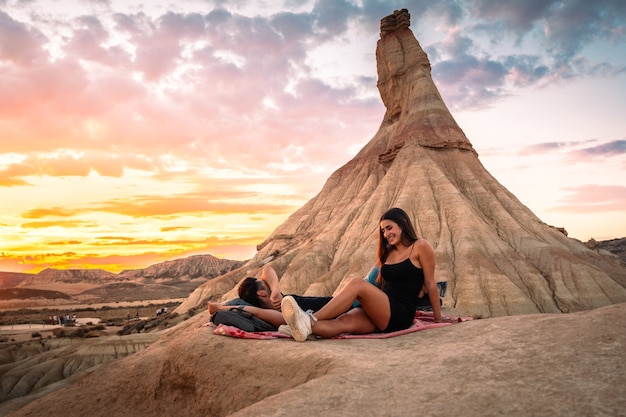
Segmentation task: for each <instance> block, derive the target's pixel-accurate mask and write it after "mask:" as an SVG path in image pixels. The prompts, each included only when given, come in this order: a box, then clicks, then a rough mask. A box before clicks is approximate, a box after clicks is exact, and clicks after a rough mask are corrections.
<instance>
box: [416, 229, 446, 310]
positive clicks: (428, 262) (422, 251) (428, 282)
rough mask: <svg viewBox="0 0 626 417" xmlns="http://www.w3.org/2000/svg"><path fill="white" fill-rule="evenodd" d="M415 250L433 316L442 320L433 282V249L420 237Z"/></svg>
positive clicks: (435, 285) (435, 284)
mask: <svg viewBox="0 0 626 417" xmlns="http://www.w3.org/2000/svg"><path fill="white" fill-rule="evenodd" d="M416 244H419V250H418V251H417V258H418V259H417V260H418V262H419V264H420V265H421V266H422V270H423V271H424V287H425V288H426V292H427V294H428V299H429V300H430V305H431V306H432V308H433V316H434V318H435V321H436V322H440V321H443V317H442V316H441V308H440V306H439V291H438V290H437V283H436V282H435V250H434V249H433V247H432V246H431V245H430V243H428V241H427V240H426V239H420V240H419V241H418V242H417V243H416Z"/></svg>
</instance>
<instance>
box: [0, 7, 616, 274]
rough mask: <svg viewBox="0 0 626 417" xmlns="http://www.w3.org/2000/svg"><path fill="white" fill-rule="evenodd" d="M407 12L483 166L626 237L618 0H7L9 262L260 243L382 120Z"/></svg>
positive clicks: (543, 210) (2, 17)
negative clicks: (382, 41)
mask: <svg viewBox="0 0 626 417" xmlns="http://www.w3.org/2000/svg"><path fill="white" fill-rule="evenodd" d="M405 7H406V8H408V9H409V12H410V13H411V29H412V31H413V33H414V34H415V36H416V37H417V39H418V41H419V42H420V44H421V45H422V47H423V48H424V50H425V51H426V53H427V54H428V57H429V59H430V61H431V64H432V75H433V79H434V81H435V84H436V85H437V87H438V88H439V90H440V92H441V94H442V96H443V98H444V101H445V102H446V104H447V106H448V108H449V109H450V111H451V112H452V115H453V116H454V118H455V119H456V121H457V122H458V124H459V125H460V126H461V128H462V129H463V130H464V132H465V134H466V135H467V137H468V139H469V140H470V141H471V142H472V144H473V145H474V148H475V149H476V151H477V152H478V154H479V158H480V160H481V162H482V163H483V165H484V166H485V167H486V168H487V170H488V171H489V172H490V173H491V174H492V175H493V176H494V177H495V178H496V179H498V180H499V181H500V182H501V183H502V184H503V185H504V186H505V187H506V188H507V189H509V190H510V191H511V192H512V193H513V194H515V195H516V196H517V197H518V198H519V199H520V201H521V202H522V203H523V204H525V205H526V206H528V207H529V208H530V209H531V210H532V211H533V212H534V213H535V214H536V215H537V216H538V217H539V218H540V219H541V220H543V221H544V222H546V223H548V224H550V225H554V226H560V227H564V228H565V229H566V230H567V231H568V233H569V236H570V237H573V238H576V239H579V240H582V241H587V240H588V239H590V238H592V237H593V238H594V239H596V240H604V239H611V238H618V237H626V181H625V180H626V175H625V174H626V2H625V1H623V0H615V1H603V0H599V1H598V0H596V1H588V0H571V1H549V0H534V1H514V0H507V1H504V0H501V1H495V0H474V1H446V0H438V1H432V0H415V1H384V0H362V1H357V0H354V1H347V0H319V1H304V0H286V1H278V0H272V1H269V0H267V1H261V0H259V1H252V0H251V1H246V0H233V1H210V0H195V1H188V0H175V1H159V0H73V1H64V0H63V1H62V0H59V1H56V0H19V1H15V0H0V241H1V245H2V246H1V247H0V271H16V272H29V273H34V272H38V271H40V270H42V269H44V268H48V267H52V268H59V269H67V268H102V269H106V270H110V271H113V272H119V271H121V270H123V269H134V268H141V267H146V266H148V265H151V264H155V263H158V262H162V261H165V260H170V259H176V258H182V257H186V256H189V255H193V254H212V255H214V256H217V257H223V258H229V259H240V260H243V259H248V258H250V257H252V256H253V255H254V253H255V247H256V245H257V244H258V243H261V242H262V241H263V240H264V239H265V237H267V236H268V235H269V234H270V233H271V232H272V231H273V230H274V229H275V228H276V226H278V225H279V224H281V223H282V222H283V221H284V220H286V218H287V217H288V216H289V215H290V214H291V213H293V212H294V211H295V210H296V209H298V208H299V207H301V206H302V205H303V204H305V203H306V202H307V201H308V200H309V199H311V198H312V197H314V196H315V195H316V194H317V193H318V192H319V190H320V189H321V188H322V186H323V184H324V182H325V181H326V179H327V178H328V177H329V176H330V175H331V174H332V172H333V171H335V170H336V169H337V168H339V167H340V166H342V165H343V164H345V163H346V162H348V161H349V160H350V159H352V157H353V156H354V155H355V154H356V153H357V152H358V151H359V150H360V149H361V148H363V147H364V146H365V144H366V143H367V142H368V141H369V140H370V139H371V138H372V137H373V136H374V134H375V133H376V131H377V130H378V127H379V125H380V123H381V121H382V118H383V115H384V111H385V109H384V106H383V104H382V102H381V100H380V96H379V94H378V90H377V89H376V81H377V76H376V60H375V50H376V42H377V40H378V38H379V23H380V19H381V18H382V17H384V16H386V15H388V14H391V13H393V11H394V10H395V9H400V8H405Z"/></svg>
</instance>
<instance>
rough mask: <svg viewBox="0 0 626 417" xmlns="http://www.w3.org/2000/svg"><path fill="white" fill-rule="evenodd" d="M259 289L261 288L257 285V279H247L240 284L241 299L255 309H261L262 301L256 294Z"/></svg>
mask: <svg viewBox="0 0 626 417" xmlns="http://www.w3.org/2000/svg"><path fill="white" fill-rule="evenodd" d="M258 289H259V286H258V284H257V279H256V278H254V277H247V278H246V279H244V280H243V281H242V282H241V284H239V290H238V291H239V298H241V299H242V300H244V301H245V302H247V303H250V304H252V305H253V306H255V307H261V300H260V299H259V296H258V295H257V293H256V292H257V291H258Z"/></svg>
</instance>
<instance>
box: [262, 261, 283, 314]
mask: <svg viewBox="0 0 626 417" xmlns="http://www.w3.org/2000/svg"><path fill="white" fill-rule="evenodd" d="M261 279H262V280H263V281H265V283H266V284H267V286H268V287H269V289H270V302H271V303H272V307H273V308H274V310H280V303H281V302H282V301H283V294H282V293H281V292H280V283H279V279H278V275H277V274H276V271H274V268H272V267H271V266H265V267H263V271H262V272H261Z"/></svg>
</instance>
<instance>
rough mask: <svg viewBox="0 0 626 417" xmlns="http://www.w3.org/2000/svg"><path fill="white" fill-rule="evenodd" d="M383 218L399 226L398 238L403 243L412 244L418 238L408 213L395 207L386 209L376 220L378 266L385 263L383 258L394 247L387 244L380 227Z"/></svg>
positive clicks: (385, 257)
mask: <svg viewBox="0 0 626 417" xmlns="http://www.w3.org/2000/svg"><path fill="white" fill-rule="evenodd" d="M383 220H391V221H392V222H394V223H396V224H397V225H398V226H400V229H402V235H401V236H400V239H401V241H402V244H403V245H405V246H409V245H411V244H413V242H415V241H417V239H418V238H417V233H415V228H414V227H413V223H411V219H409V215H408V214H406V212H405V211H404V210H402V209H401V208H397V207H394V208H391V209H389V210H387V211H386V212H385V214H383V215H382V217H381V218H380V221H379V222H378V224H379V228H378V233H379V234H378V250H377V255H378V262H379V263H380V266H382V265H383V264H384V263H385V260H386V259H387V256H388V255H389V252H391V250H392V249H393V248H394V247H393V245H389V244H388V243H387V239H385V233H384V232H383V229H381V228H380V222H382V221H383Z"/></svg>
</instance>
